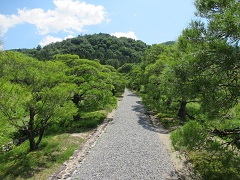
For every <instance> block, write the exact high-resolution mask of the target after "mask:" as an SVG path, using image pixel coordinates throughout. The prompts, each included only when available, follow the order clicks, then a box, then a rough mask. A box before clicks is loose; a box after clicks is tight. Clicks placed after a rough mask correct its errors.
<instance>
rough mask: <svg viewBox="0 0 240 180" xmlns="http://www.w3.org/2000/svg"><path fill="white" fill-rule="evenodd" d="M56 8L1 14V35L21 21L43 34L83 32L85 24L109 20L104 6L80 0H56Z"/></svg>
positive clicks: (20, 10) (21, 10)
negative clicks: (33, 26)
mask: <svg viewBox="0 0 240 180" xmlns="http://www.w3.org/2000/svg"><path fill="white" fill-rule="evenodd" d="M53 2H54V4H55V6H56V8H55V9H54V10H47V11H44V10H43V9H40V8H35V9H26V8H24V9H19V10H18V13H17V14H16V15H15V14H14V15H3V14H0V22H1V24H0V35H3V34H5V33H6V32H7V31H8V30H9V28H12V27H14V26H15V25H17V24H20V23H29V24H33V25H35V26H36V28H37V32H38V33H39V34H41V35H46V34H49V33H57V32H60V31H64V32H74V31H77V32H82V31H83V28H84V27H85V26H90V25H96V24H100V23H102V22H103V21H107V22H108V21H109V19H107V18H106V14H107V13H106V11H105V9H104V7H103V6H95V5H92V4H87V3H86V2H81V1H79V0H54V1H53Z"/></svg>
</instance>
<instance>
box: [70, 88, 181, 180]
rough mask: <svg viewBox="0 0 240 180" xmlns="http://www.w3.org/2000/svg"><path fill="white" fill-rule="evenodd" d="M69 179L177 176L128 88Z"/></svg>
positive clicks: (155, 132)
mask: <svg viewBox="0 0 240 180" xmlns="http://www.w3.org/2000/svg"><path fill="white" fill-rule="evenodd" d="M69 179H84V180H88V179H101V180H115V179H121V180H123V179H144V180H145V179H158V180H161V179H163V180H167V179H169V180H170V179H178V177H177V174H176V173H175V169H174V167H173V165H172V162H171V160H170V157H169V155H168V153H167V150H166V149H165V148H164V146H163V145H162V143H161V141H160V138H159V133H158V132H157V131H156V130H155V128H153V126H152V125H151V123H150V121H149V117H148V116H146V115H145V114H144V108H143V105H142V104H141V100H140V98H139V97H137V96H136V95H135V94H134V93H132V92H131V91H129V90H126V91H125V93H124V97H123V100H122V102H121V103H120V104H119V107H118V109H117V111H116V113H115V115H114V117H113V121H112V122H111V123H110V124H109V125H108V126H107V128H106V129H105V132H104V133H103V135H102V136H101V137H100V138H99V139H98V140H97V142H96V145H95V146H94V148H93V149H92V150H91V151H90V152H89V154H88V155H87V157H86V158H85V160H84V161H83V162H82V163H81V164H79V165H78V167H77V169H76V170H75V172H74V173H73V175H72V177H71V178H69Z"/></svg>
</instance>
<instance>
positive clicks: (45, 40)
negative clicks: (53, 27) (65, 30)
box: [39, 36, 62, 47]
mask: <svg viewBox="0 0 240 180" xmlns="http://www.w3.org/2000/svg"><path fill="white" fill-rule="evenodd" d="M60 41H62V38H58V37H53V36H46V37H44V38H43V40H42V41H41V42H40V43H39V44H40V45H41V46H42V47H43V46H46V45H48V44H50V43H54V42H60Z"/></svg>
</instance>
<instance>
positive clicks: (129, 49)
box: [17, 33, 148, 68]
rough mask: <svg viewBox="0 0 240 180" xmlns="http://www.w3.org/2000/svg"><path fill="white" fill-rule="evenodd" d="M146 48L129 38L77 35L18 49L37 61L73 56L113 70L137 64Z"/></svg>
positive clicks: (101, 34)
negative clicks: (127, 64) (93, 61)
mask: <svg viewBox="0 0 240 180" xmlns="http://www.w3.org/2000/svg"><path fill="white" fill-rule="evenodd" d="M147 47H148V46H147V45H146V44H145V43H144V42H142V41H140V40H133V39H131V38H125V37H121V38H117V37H115V36H111V35H109V34H103V33H100V34H93V35H82V36H81V35H79V36H78V37H76V38H71V39H66V40H64V41H62V42H56V43H51V44H49V45H47V46H44V47H43V48H42V47H41V46H38V47H37V48H35V49H19V50H17V51H21V52H23V53H26V54H27V55H29V56H32V57H35V58H37V59H39V60H49V59H53V57H54V55H56V54H75V55H78V56H79V57H80V58H86V59H91V60H94V59H98V60H100V63H101V64H108V65H112V66H114V67H115V68H118V67H120V66H122V65H123V64H125V63H139V62H140V61H141V56H142V54H143V52H144V50H145V49H146V48H147Z"/></svg>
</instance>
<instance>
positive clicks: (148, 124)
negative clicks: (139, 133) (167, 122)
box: [130, 94, 168, 134]
mask: <svg viewBox="0 0 240 180" xmlns="http://www.w3.org/2000/svg"><path fill="white" fill-rule="evenodd" d="M130 96H137V95H135V94H133V95H130ZM136 103H137V105H134V106H132V110H133V111H135V112H137V116H138V124H139V125H141V126H142V127H143V128H145V129H147V130H149V131H154V132H158V133H161V134H168V132H167V131H166V130H165V129H161V128H155V127H154V126H153V124H152V121H151V118H150V117H149V115H147V112H146V110H145V108H144V105H143V104H142V101H136Z"/></svg>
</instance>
